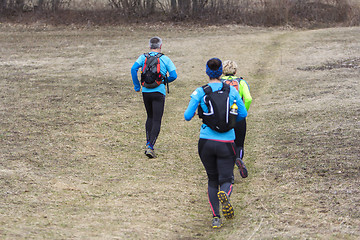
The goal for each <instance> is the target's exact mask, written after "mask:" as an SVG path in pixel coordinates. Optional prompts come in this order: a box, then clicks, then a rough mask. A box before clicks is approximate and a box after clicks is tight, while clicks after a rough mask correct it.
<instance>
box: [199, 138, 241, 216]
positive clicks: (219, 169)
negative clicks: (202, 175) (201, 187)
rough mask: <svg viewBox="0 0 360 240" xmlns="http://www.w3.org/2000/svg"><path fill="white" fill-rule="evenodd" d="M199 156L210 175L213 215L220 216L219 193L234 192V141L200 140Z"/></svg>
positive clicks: (209, 189) (209, 195)
mask: <svg viewBox="0 0 360 240" xmlns="http://www.w3.org/2000/svg"><path fill="white" fill-rule="evenodd" d="M198 151H199V156H200V159H201V162H202V163H203V165H204V167H205V170H206V173H207V175H208V197H209V202H210V207H211V210H212V213H213V216H217V217H220V213H219V200H218V197H217V193H218V191H219V188H220V191H224V192H226V193H227V194H228V195H229V196H230V195H231V193H232V184H231V181H232V175H233V171H234V164H235V144H234V142H220V141H214V140H208V139H202V138H200V140H199V145H198Z"/></svg>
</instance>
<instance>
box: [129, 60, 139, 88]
mask: <svg viewBox="0 0 360 240" xmlns="http://www.w3.org/2000/svg"><path fill="white" fill-rule="evenodd" d="M140 67H141V66H140V64H139V63H138V62H135V63H134V65H133V66H132V67H131V78H132V81H133V84H134V90H135V91H136V92H138V91H140V88H141V87H140V83H139V80H138V76H137V72H138V70H139V68H140Z"/></svg>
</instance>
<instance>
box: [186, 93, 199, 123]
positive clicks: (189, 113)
mask: <svg viewBox="0 0 360 240" xmlns="http://www.w3.org/2000/svg"><path fill="white" fill-rule="evenodd" d="M198 105H199V101H198V100H196V99H194V98H191V99H190V102H189V105H188V107H187V109H186V111H185V113H184V118H185V120H186V121H190V120H191V119H192V118H193V117H194V116H195V113H196V109H197V107H198Z"/></svg>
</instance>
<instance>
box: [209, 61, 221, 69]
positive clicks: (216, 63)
mask: <svg viewBox="0 0 360 240" xmlns="http://www.w3.org/2000/svg"><path fill="white" fill-rule="evenodd" d="M207 65H208V67H209V68H210V69H211V70H213V71H215V70H218V69H219V68H220V66H221V61H220V59H218V58H212V59H210V60H209V61H208V62H207Z"/></svg>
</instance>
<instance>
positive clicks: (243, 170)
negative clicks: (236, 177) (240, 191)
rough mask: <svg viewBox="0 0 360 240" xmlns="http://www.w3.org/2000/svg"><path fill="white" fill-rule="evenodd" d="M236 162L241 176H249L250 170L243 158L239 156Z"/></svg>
mask: <svg viewBox="0 0 360 240" xmlns="http://www.w3.org/2000/svg"><path fill="white" fill-rule="evenodd" d="M235 164H236V166H237V167H238V168H239V172H240V176H241V177H242V178H246V177H247V176H248V171H247V169H246V166H245V163H244V162H243V160H241V158H237V159H236V160H235Z"/></svg>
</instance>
